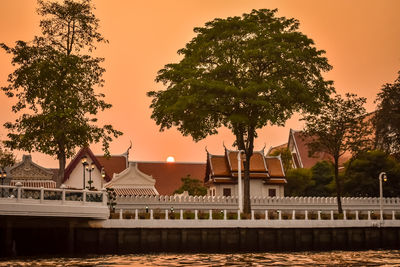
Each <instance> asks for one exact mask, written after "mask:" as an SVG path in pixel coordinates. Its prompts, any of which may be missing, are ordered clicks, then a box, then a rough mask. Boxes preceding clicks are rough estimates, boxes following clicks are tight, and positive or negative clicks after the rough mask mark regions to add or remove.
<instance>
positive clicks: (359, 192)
mask: <svg viewBox="0 0 400 267" xmlns="http://www.w3.org/2000/svg"><path fill="white" fill-rule="evenodd" d="M381 172H386V174H387V177H388V180H387V182H383V193H384V196H386V197H399V196H400V163H399V162H397V161H396V160H395V159H394V158H392V157H391V156H388V155H387V154H386V153H385V152H383V151H379V150H374V151H369V152H365V153H361V154H360V155H359V156H358V157H356V158H355V159H354V160H352V161H349V162H348V163H347V164H346V178H345V183H344V193H345V194H346V195H347V196H363V197H367V196H368V197H378V196H379V180H378V177H379V173H381Z"/></svg>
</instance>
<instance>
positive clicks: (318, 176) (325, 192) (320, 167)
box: [306, 161, 334, 197]
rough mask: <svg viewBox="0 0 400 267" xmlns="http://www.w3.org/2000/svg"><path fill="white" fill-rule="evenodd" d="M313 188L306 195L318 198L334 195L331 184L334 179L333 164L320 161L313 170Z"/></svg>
mask: <svg viewBox="0 0 400 267" xmlns="http://www.w3.org/2000/svg"><path fill="white" fill-rule="evenodd" d="M311 173H312V181H313V186H311V187H309V188H308V189H307V193H306V195H308V196H316V197H327V196H330V195H331V194H332V188H331V184H332V182H333V178H334V166H333V164H332V162H328V161H320V162H317V163H316V164H315V165H314V166H313V167H312V168H311Z"/></svg>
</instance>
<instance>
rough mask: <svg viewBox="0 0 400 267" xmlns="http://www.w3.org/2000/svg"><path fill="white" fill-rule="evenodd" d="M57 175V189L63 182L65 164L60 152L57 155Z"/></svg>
mask: <svg viewBox="0 0 400 267" xmlns="http://www.w3.org/2000/svg"><path fill="white" fill-rule="evenodd" d="M57 158H58V166H59V169H58V175H57V187H59V186H60V185H61V184H62V183H63V182H64V172H65V163H66V157H65V153H64V151H60V152H59V153H58V156H57Z"/></svg>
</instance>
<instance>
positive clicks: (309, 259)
mask: <svg viewBox="0 0 400 267" xmlns="http://www.w3.org/2000/svg"><path fill="white" fill-rule="evenodd" d="M270 265H275V266H276V265H277V266H317V265H318V266H321V265H322V266H400V251H399V250H367V251H330V252H291V253H238V254H131V255H105V256H88V257H83V258H78V257H77V258H63V257H60V258H19V259H7V260H4V259H3V260H1V261H0V266H62V267H64V266H270Z"/></svg>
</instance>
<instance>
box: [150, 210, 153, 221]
mask: <svg viewBox="0 0 400 267" xmlns="http://www.w3.org/2000/svg"><path fill="white" fill-rule="evenodd" d="M150 220H153V209H151V210H150Z"/></svg>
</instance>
